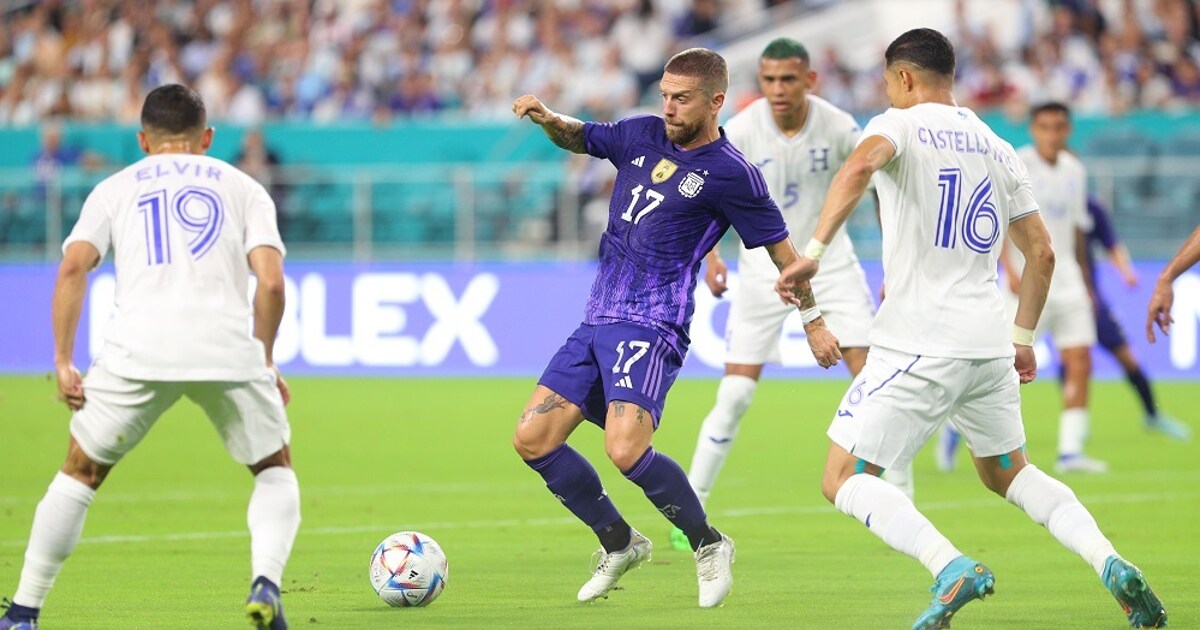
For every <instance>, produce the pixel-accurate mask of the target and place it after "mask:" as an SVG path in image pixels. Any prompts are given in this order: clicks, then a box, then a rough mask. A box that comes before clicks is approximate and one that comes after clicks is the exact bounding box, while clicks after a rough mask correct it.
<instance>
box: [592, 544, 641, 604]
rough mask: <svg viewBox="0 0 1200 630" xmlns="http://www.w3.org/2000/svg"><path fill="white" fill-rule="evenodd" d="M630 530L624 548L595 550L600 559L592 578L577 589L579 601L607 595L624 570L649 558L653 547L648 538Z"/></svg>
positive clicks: (623, 573)
mask: <svg viewBox="0 0 1200 630" xmlns="http://www.w3.org/2000/svg"><path fill="white" fill-rule="evenodd" d="M630 532H631V533H630V537H629V546H628V547H626V548H625V549H623V550H621V551H614V552H612V553H606V552H605V551H604V549H601V550H600V551H598V552H596V553H597V554H599V556H600V561H599V562H597V563H596V570H595V571H593V572H592V579H590V580H588V581H587V583H586V584H584V585H583V588H581V589H579V601H581V602H590V601H592V600H593V599H597V598H600V597H607V596H608V592H609V591H611V590H612V589H613V587H615V586H616V585H617V580H620V579H621V576H622V575H625V572H626V571H629V570H630V569H632V568H634V567H636V566H638V565H640V564H641V563H643V562H645V561H647V560H649V559H650V552H651V550H652V549H653V548H654V545H653V544H651V542H650V539H648V538H646V537H645V536H643V535H641V534H639V533H638V531H637V530H636V529H631V530H630Z"/></svg>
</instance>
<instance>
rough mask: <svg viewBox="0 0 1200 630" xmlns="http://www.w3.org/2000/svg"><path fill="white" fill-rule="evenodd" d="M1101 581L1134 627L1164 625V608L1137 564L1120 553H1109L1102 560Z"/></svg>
mask: <svg viewBox="0 0 1200 630" xmlns="http://www.w3.org/2000/svg"><path fill="white" fill-rule="evenodd" d="M1100 581H1101V582H1104V586H1105V587H1106V588H1108V590H1109V592H1110V593H1112V594H1113V597H1116V598H1117V602H1118V603H1119V604H1121V609H1122V610H1124V611H1125V618H1126V619H1128V620H1129V625H1131V626H1133V627H1134V628H1165V627H1166V625H1167V610H1166V609H1165V608H1163V605H1162V602H1161V601H1159V599H1158V596H1157V595H1155V594H1154V591H1152V590H1150V585H1149V584H1147V583H1146V578H1145V576H1143V575H1142V572H1141V571H1139V570H1138V568H1137V567H1135V566H1133V565H1132V564H1129V563H1128V562H1126V561H1125V560H1124V559H1123V558H1121V557H1120V556H1110V557H1109V558H1108V561H1106V562H1105V563H1104V574H1103V575H1101V576H1100Z"/></svg>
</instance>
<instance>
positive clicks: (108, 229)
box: [62, 188, 112, 260]
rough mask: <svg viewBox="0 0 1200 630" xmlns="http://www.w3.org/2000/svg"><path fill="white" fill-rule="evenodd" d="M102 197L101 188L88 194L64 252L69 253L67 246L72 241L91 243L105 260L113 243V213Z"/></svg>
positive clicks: (63, 248) (64, 244) (63, 247)
mask: <svg viewBox="0 0 1200 630" xmlns="http://www.w3.org/2000/svg"><path fill="white" fill-rule="evenodd" d="M101 197H102V195H101V193H100V189H99V188H96V189H94V190H92V192H91V193H90V194H89V195H88V196H87V199H86V200H85V201H84V202H83V209H82V210H80V211H79V220H78V221H76V222H75V227H73V228H71V233H70V234H69V235H68V236H67V240H65V241H63V245H62V251H63V254H66V253H67V247H68V246H69V245H71V243H76V242H83V243H91V244H92V246H93V247H95V248H96V251H97V252H100V260H104V256H105V255H106V254H107V253H108V247H109V245H110V244H111V243H112V215H111V214H110V213H109V209H108V204H107V203H105V202H104V201H103V200H102V199H101Z"/></svg>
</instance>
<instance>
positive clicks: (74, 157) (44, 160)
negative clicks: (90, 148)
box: [32, 122, 83, 186]
mask: <svg viewBox="0 0 1200 630" xmlns="http://www.w3.org/2000/svg"><path fill="white" fill-rule="evenodd" d="M82 161H83V151H80V150H79V149H77V148H75V147H72V146H69V145H65V144H63V137H62V127H61V126H60V125H59V124H58V123H56V122H49V123H46V124H44V125H42V140H41V146H39V147H38V151H37V153H35V154H34V156H33V160H32V162H33V176H34V178H35V179H37V181H38V183H39V184H41V185H43V186H44V185H46V184H47V183H48V182H49V181H50V180H52V179H54V178H55V177H57V176H58V174H59V172H60V171H62V169H63V167H67V166H76V165H79V164H80V163H81V162H82Z"/></svg>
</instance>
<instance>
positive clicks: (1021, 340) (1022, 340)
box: [1012, 324, 1033, 346]
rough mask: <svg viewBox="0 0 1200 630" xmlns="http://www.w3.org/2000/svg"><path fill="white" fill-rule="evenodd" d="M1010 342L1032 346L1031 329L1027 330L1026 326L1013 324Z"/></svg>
mask: <svg viewBox="0 0 1200 630" xmlns="http://www.w3.org/2000/svg"><path fill="white" fill-rule="evenodd" d="M1012 342H1013V343H1015V344H1017V345H1018V346H1032V345H1033V331H1032V330H1029V329H1028V328H1021V327H1020V326H1018V325H1016V324H1013V327H1012Z"/></svg>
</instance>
